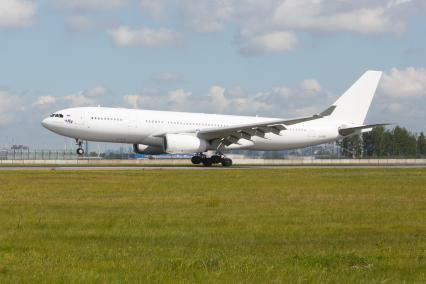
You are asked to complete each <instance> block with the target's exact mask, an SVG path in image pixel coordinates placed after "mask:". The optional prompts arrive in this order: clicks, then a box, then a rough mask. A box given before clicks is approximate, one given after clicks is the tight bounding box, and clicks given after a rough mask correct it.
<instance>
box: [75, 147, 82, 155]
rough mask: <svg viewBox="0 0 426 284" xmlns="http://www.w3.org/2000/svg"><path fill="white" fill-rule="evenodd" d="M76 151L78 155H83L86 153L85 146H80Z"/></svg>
mask: <svg viewBox="0 0 426 284" xmlns="http://www.w3.org/2000/svg"><path fill="white" fill-rule="evenodd" d="M76 152H77V155H79V156H83V155H84V150H83V148H78V149H77V151H76Z"/></svg>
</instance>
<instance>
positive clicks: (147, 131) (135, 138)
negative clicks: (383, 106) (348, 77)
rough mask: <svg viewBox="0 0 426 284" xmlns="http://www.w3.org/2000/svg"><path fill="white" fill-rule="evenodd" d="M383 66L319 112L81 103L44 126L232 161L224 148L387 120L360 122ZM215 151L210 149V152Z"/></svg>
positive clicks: (289, 144) (357, 129) (261, 145)
mask: <svg viewBox="0 0 426 284" xmlns="http://www.w3.org/2000/svg"><path fill="white" fill-rule="evenodd" d="M381 76H382V72H381V71H367V72H365V73H364V74H363V75H362V76H361V77H360V78H359V79H358V80H357V81H356V82H355V83H354V84H353V85H352V86H351V87H350V88H349V89H348V90H347V91H346V92H345V93H344V94H343V95H342V96H341V97H340V98H339V99H338V100H337V101H336V102H335V103H334V104H333V105H331V106H330V107H328V108H327V109H325V110H324V111H323V112H321V113H319V114H314V115H311V116H306V117H296V118H290V119H284V118H269V117H257V116H256V117H250V116H234V115H219V114H205V113H189V112H173V111H154V110H139V109H125V108H106V107H79V108H68V109H64V110H60V111H57V112H55V113H53V114H52V115H51V116H50V117H47V118H45V119H44V120H43V121H42V122H41V123H42V125H43V126H44V127H45V128H47V129H48V130H50V131H52V132H54V133H56V134H59V135H62V136H66V137H70V138H73V139H75V141H76V144H77V146H78V147H77V154H78V155H80V156H82V155H84V150H83V148H82V145H83V141H84V140H86V141H95V142H112V143H127V144H133V150H134V152H135V153H138V154H147V155H160V154H194V155H193V157H192V158H191V162H192V163H193V164H202V165H204V166H207V167H208V166H212V165H213V164H222V166H224V167H229V166H231V165H232V160H231V159H230V158H228V157H227V156H226V155H225V154H224V153H225V152H227V151H228V150H235V149H243V150H258V151H278V150H289V149H296V148H303V147H307V146H313V145H319V144H324V143H329V142H333V141H336V140H339V139H342V138H345V137H350V136H353V135H358V134H360V133H364V132H368V131H371V130H372V129H373V128H374V127H377V126H383V125H387V124H383V123H380V124H369V125H366V124H364V121H365V118H366V116H367V112H368V110H369V108H370V104H371V102H372V100H373V97H374V94H375V92H376V89H377V86H378V84H379V81H380V78H381ZM209 152H213V153H214V154H213V155H209Z"/></svg>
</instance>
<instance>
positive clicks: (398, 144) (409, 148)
mask: <svg viewBox="0 0 426 284" xmlns="http://www.w3.org/2000/svg"><path fill="white" fill-rule="evenodd" d="M416 152H417V139H416V137H415V135H414V134H412V133H410V132H409V131H408V130H407V129H406V128H403V127H399V126H396V127H395V128H394V129H393V156H397V157H415V156H416V154H417V153H416Z"/></svg>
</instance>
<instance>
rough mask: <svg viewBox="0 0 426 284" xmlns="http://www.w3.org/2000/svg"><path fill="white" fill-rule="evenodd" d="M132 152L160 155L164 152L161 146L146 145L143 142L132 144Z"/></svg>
mask: <svg viewBox="0 0 426 284" xmlns="http://www.w3.org/2000/svg"><path fill="white" fill-rule="evenodd" d="M133 152H135V153H136V154H145V155H161V154H166V153H165V152H164V150H163V148H162V147H155V146H148V145H143V144H133Z"/></svg>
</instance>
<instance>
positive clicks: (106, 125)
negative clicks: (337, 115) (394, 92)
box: [42, 107, 342, 151]
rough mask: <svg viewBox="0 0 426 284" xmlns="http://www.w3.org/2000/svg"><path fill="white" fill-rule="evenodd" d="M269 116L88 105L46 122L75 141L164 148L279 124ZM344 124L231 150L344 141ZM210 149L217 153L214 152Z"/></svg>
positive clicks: (311, 125)
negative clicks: (184, 137)
mask: <svg viewBox="0 0 426 284" xmlns="http://www.w3.org/2000/svg"><path fill="white" fill-rule="evenodd" d="M275 119H276V118H268V117H250V116H234V115H217V114H204V113H187V112H170V111H152V110H136V109H124V108H104V107H82V108H70V109H64V110H61V111H58V112H56V113H55V114H53V115H52V116H51V117H48V118H46V119H45V120H43V122H42V124H43V126H45V127H46V128H48V129H49V130H51V131H53V132H55V133H57V134H59V135H62V136H66V137H70V138H75V139H79V140H88V141H96V142H112V143H128V144H144V145H149V146H156V147H162V146H163V144H164V139H162V138H161V137H157V136H156V135H157V134H161V133H179V132H188V131H193V132H195V133H196V132H197V131H198V130H201V129H203V130H205V129H209V128H211V129H220V128H226V127H229V126H234V125H241V124H250V123H259V122H264V121H265V122H266V121H271V120H275ZM341 124H342V122H339V121H334V120H329V119H327V118H322V119H318V120H313V121H307V122H303V123H299V124H296V125H294V126H289V127H288V128H287V130H285V131H281V133H280V134H279V135H276V134H273V133H266V134H265V137H264V138H261V137H252V139H250V140H245V141H244V139H242V140H241V141H240V142H239V143H238V144H233V145H230V146H228V147H227V148H226V149H249V150H261V151H269V150H287V149H294V148H301V147H307V146H311V145H317V144H323V143H327V142H331V141H334V140H336V139H339V138H341V137H340V136H339V133H338V128H339V126H340V125H341ZM210 150H214V149H213V148H212V149H210Z"/></svg>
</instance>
